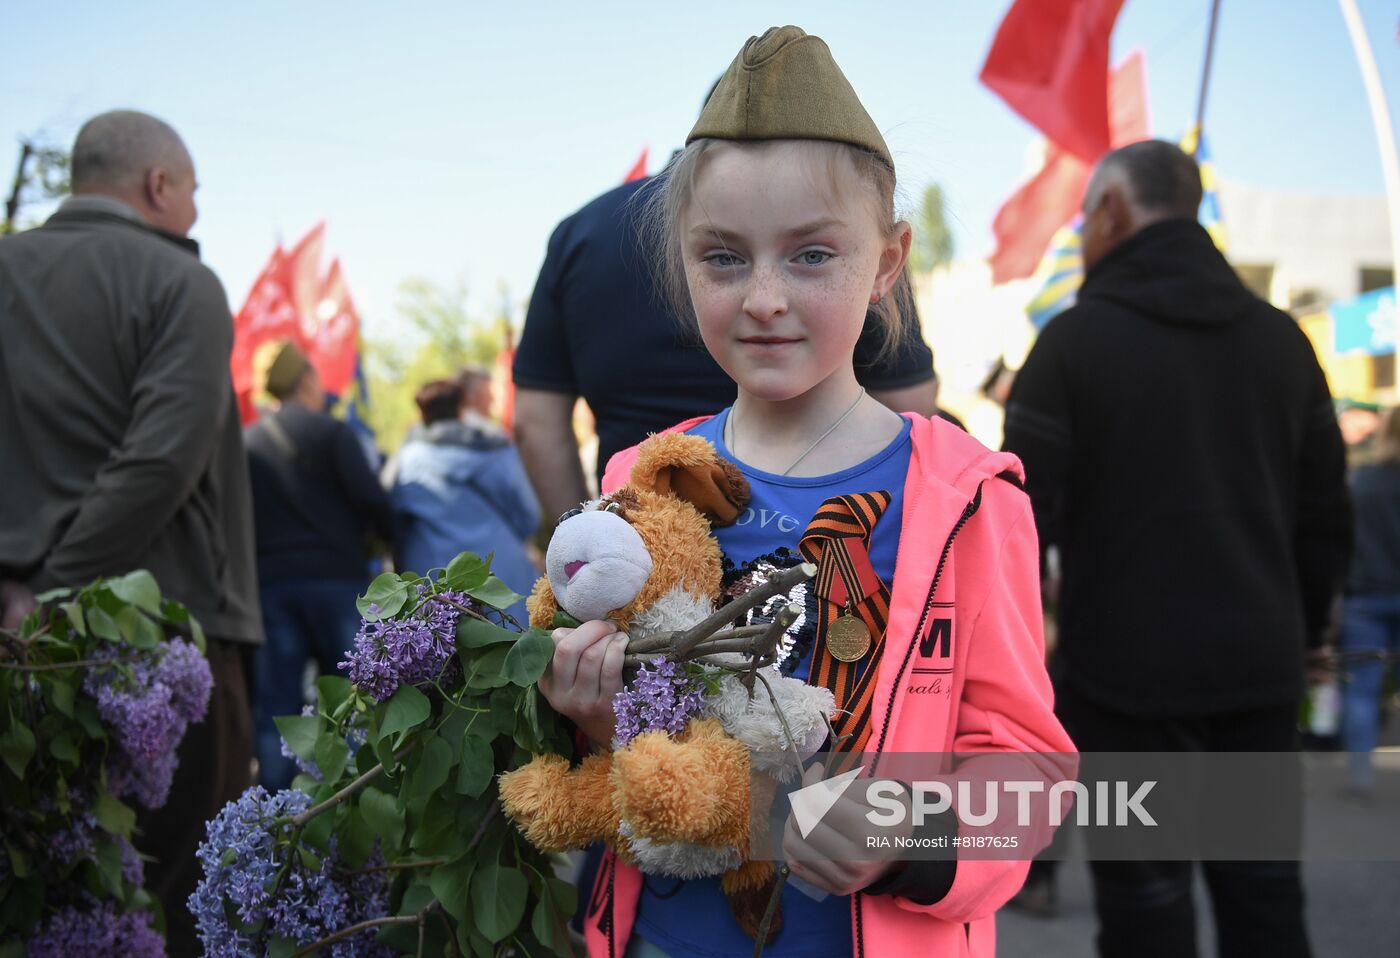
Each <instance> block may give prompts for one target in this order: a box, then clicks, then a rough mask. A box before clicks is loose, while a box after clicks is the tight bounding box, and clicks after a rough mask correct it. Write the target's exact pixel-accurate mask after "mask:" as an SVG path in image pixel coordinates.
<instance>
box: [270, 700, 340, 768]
mask: <svg viewBox="0 0 1400 958" xmlns="http://www.w3.org/2000/svg"><path fill="white" fill-rule="evenodd" d="M272 722H273V724H274V725H276V726H277V731H279V732H281V733H282V737H283V738H284V739H286V740H287V747H288V748H289V749H291V750H292V752H293V753H295V755H296V756H297V758H300V759H302V760H303V761H307V762H314V761H315V760H316V739H317V736H318V735H319V734H320V731H321V720H320V719H319V718H318V717H317V716H315V715H279V716H277V717H276V718H274V719H273V720H272ZM323 771H324V770H323ZM327 777H329V776H327Z"/></svg>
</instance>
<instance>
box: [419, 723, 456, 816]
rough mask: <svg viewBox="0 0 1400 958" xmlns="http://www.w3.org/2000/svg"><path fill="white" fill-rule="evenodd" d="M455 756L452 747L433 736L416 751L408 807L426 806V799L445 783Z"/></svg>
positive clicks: (438, 737)
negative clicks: (415, 762)
mask: <svg viewBox="0 0 1400 958" xmlns="http://www.w3.org/2000/svg"><path fill="white" fill-rule="evenodd" d="M454 757H455V756H454V755H453V754H452V746H451V745H448V744H447V743H446V742H444V741H443V740H442V738H441V737H440V736H438V735H433V737H432V738H430V739H429V740H428V742H427V744H425V745H424V746H423V747H422V748H421V749H419V750H418V754H417V759H418V761H417V764H416V765H415V766H414V769H413V778H412V781H411V782H410V783H409V795H408V798H409V807H410V808H415V809H416V808H422V807H423V806H424V805H425V804H427V801H428V798H429V797H430V796H431V795H432V794H433V792H436V791H437V790H438V789H439V788H441V787H442V786H443V783H444V782H446V781H447V776H448V773H449V772H451V771H452V761H453V758H454Z"/></svg>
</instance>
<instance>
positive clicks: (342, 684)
mask: <svg viewBox="0 0 1400 958" xmlns="http://www.w3.org/2000/svg"><path fill="white" fill-rule="evenodd" d="M354 691H355V686H354V685H353V684H351V682H350V680H349V679H347V678H345V676H343V675H323V676H321V677H320V678H319V679H317V680H316V699H317V701H318V702H319V704H320V706H321V711H322V712H325V713H326V714H327V715H334V714H335V713H336V710H337V709H339V708H340V707H341V706H342V705H344V704H345V702H346V701H347V700H348V699H349V698H350V695H351V693H353V692H354Z"/></svg>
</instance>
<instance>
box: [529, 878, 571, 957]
mask: <svg viewBox="0 0 1400 958" xmlns="http://www.w3.org/2000/svg"><path fill="white" fill-rule="evenodd" d="M577 908H578V891H577V890H576V889H575V888H574V886H573V885H570V884H569V883H568V882H563V881H559V880H558V879H555V878H546V879H545V880H544V881H543V882H542V883H541V885H540V900H539V903H538V904H537V905H535V912H534V914H533V915H531V916H530V931H532V932H533V933H534V935H535V937H536V938H538V939H539V940H540V944H542V945H544V946H545V947H546V948H549V949H551V950H552V951H555V952H557V953H559V954H568V953H569V951H570V940H569V931H568V921H569V918H570V916H572V915H573V913H574V911H575V910H576V909H577Z"/></svg>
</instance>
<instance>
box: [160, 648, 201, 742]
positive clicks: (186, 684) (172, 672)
mask: <svg viewBox="0 0 1400 958" xmlns="http://www.w3.org/2000/svg"><path fill="white" fill-rule="evenodd" d="M155 677H156V681H157V682H161V683H163V684H164V685H165V686H167V687H168V688H169V689H170V699H171V704H172V705H174V707H175V711H176V713H178V714H179V716H180V717H181V718H182V719H184V720H185V721H186V722H191V723H192V722H202V721H203V720H204V715H205V713H206V712H208V711H209V693H210V692H211V691H213V688H214V676H213V674H212V673H211V672H210V671H209V662H208V660H206V659H205V658H204V653H203V652H200V651H199V648H198V647H197V646H195V645H194V644H193V643H191V642H186V641H185V640H184V639H172V640H171V641H170V642H168V643H167V648H166V650H165V655H163V656H162V657H161V660H160V664H159V665H157V666H156V676H155Z"/></svg>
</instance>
